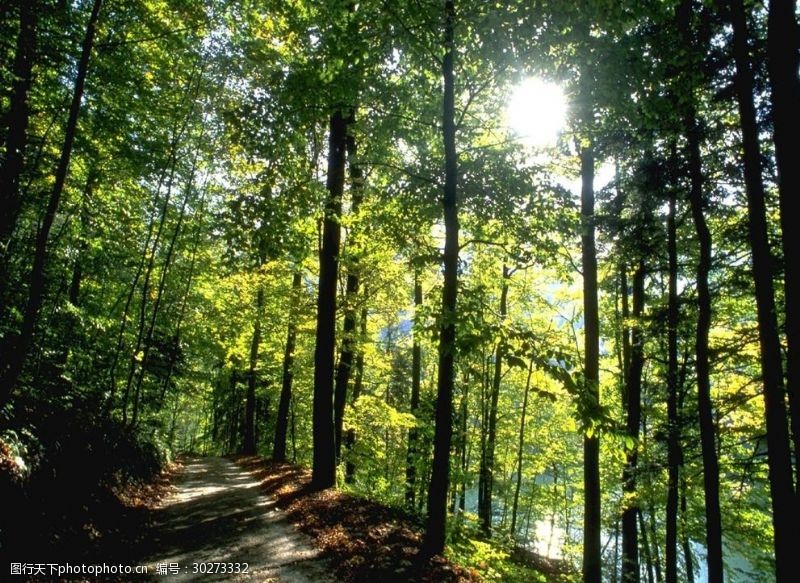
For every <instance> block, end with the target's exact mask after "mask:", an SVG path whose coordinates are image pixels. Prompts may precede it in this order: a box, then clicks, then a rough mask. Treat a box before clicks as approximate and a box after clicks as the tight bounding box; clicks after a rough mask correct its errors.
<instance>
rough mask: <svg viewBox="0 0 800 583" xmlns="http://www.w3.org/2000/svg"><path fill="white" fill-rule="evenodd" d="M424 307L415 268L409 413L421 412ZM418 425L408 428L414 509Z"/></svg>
mask: <svg viewBox="0 0 800 583" xmlns="http://www.w3.org/2000/svg"><path fill="white" fill-rule="evenodd" d="M421 309H422V283H420V281H419V270H418V269H415V270H414V332H413V333H414V341H413V345H412V347H411V403H410V405H409V413H411V414H412V415H414V416H416V415H417V414H418V413H419V389H420V383H421V382H422V347H421V344H420V322H419V316H420V314H419V312H420V310H421ZM417 437H418V436H417V427H416V425H415V426H414V427H412V428H411V429H409V430H408V451H407V452H406V493H405V500H406V507H407V508H408V510H412V511H413V510H414V505H415V504H416V491H417Z"/></svg>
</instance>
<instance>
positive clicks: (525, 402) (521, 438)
mask: <svg viewBox="0 0 800 583" xmlns="http://www.w3.org/2000/svg"><path fill="white" fill-rule="evenodd" d="M532 376H533V359H531V362H530V364H529V365H528V378H527V380H526V381H525V393H524V395H523V397H522V416H521V417H520V421H519V440H518V441H517V483H516V486H515V487H514V502H513V506H512V508H511V537H512V538H516V536H517V507H518V504H519V491H520V490H521V489H522V453H523V449H524V446H525V417H526V416H527V414H528V396H529V395H530V391H531V377H532Z"/></svg>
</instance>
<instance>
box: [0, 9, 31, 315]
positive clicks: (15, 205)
mask: <svg viewBox="0 0 800 583" xmlns="http://www.w3.org/2000/svg"><path fill="white" fill-rule="evenodd" d="M17 4H18V5H19V35H18V36H17V46H16V53H15V54H14V76H13V79H14V81H13V82H12V84H11V95H10V97H9V108H8V112H7V114H6V118H7V123H6V124H5V125H6V127H7V131H6V139H5V144H4V146H5V147H4V150H5V159H4V160H3V162H2V165H0V208H2V209H3V211H2V212H0V269H2V271H0V280H2V281H3V283H2V284H0V285H2V286H5V280H6V277H7V275H8V274H7V272H6V265H7V261H8V257H7V256H6V253H7V251H8V246H9V241H10V239H11V236H12V235H13V233H14V229H15V227H16V225H17V219H18V217H19V213H20V209H21V207H22V198H21V196H20V188H19V180H20V175H21V174H22V170H23V166H24V159H25V147H26V146H27V143H28V120H29V117H30V107H29V105H28V91H29V90H30V87H31V80H32V71H33V62H34V59H35V57H36V26H37V20H38V11H39V6H38V1H37V0H19V1H18V2H17ZM4 121H5V120H4ZM0 300H2V296H0Z"/></svg>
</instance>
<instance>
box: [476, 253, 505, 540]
mask: <svg viewBox="0 0 800 583" xmlns="http://www.w3.org/2000/svg"><path fill="white" fill-rule="evenodd" d="M508 279H509V271H508V266H507V265H503V279H502V282H503V283H502V291H501V292H500V321H501V322H502V321H504V320H505V317H506V314H507V313H508ZM505 348H506V347H505V340H504V339H503V338H500V340H499V341H498V342H497V348H496V349H495V354H494V376H493V378H492V387H491V394H490V395H489V412H488V413H489V414H488V417H489V419H488V432H487V434H486V449H485V455H484V456H482V457H481V468H480V480H481V483H482V484H483V499H482V504H481V506H480V508H479V509H478V514H479V515H480V520H481V530H483V532H484V534H485V535H487V536H489V535H491V533H492V491H493V489H494V450H495V443H496V441H497V401H498V399H499V397H500V379H501V378H502V373H503V356H504V353H505Z"/></svg>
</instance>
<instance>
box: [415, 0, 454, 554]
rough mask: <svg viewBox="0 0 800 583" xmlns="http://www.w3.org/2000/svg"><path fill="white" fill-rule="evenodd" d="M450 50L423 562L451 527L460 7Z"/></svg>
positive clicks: (450, 5) (448, 9)
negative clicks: (441, 270) (438, 315)
mask: <svg viewBox="0 0 800 583" xmlns="http://www.w3.org/2000/svg"><path fill="white" fill-rule="evenodd" d="M444 14H445V22H444V48H445V54H444V59H443V60H442V76H443V79H444V100H443V102H444V103H443V112H442V113H443V115H442V118H443V119H442V122H443V123H442V138H443V141H444V152H445V154H444V156H445V181H444V193H443V197H442V207H443V211H444V228H445V245H444V258H443V263H444V266H443V267H444V286H443V289H442V318H441V329H440V332H439V370H438V379H437V393H436V413H435V419H436V423H435V429H434V437H433V471H432V473H431V483H430V487H429V488H428V516H427V521H426V524H425V537H424V539H423V543H422V549H421V551H420V552H421V556H422V557H423V558H427V557H432V556H433V555H437V554H441V553H442V552H443V551H444V543H445V525H446V522H447V490H448V484H449V480H450V442H451V439H452V434H453V427H452V416H453V402H452V399H453V369H454V358H455V340H456V326H455V319H456V297H457V294H458V197H457V192H458V190H457V189H458V185H457V182H458V155H457V153H456V124H455V78H454V63H453V62H454V59H455V41H454V28H455V3H454V0H445V2H444Z"/></svg>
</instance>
